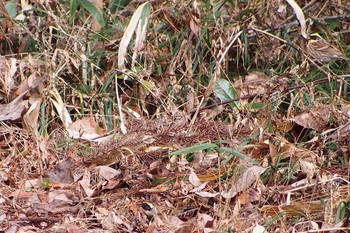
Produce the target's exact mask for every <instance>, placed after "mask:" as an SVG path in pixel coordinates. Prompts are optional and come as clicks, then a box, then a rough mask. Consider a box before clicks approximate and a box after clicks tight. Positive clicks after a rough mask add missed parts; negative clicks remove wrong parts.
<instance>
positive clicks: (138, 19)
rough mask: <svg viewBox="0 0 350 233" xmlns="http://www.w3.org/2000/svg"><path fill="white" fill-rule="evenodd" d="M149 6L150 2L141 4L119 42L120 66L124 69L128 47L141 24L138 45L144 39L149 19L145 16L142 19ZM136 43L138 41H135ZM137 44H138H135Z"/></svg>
mask: <svg viewBox="0 0 350 233" xmlns="http://www.w3.org/2000/svg"><path fill="white" fill-rule="evenodd" d="M147 8H150V3H148V2H145V3H143V4H142V5H140V6H139V7H138V8H137V10H136V11H135V13H134V14H133V16H132V17H131V20H130V23H129V25H128V27H127V28H126V30H125V33H124V35H123V37H122V40H121V41H120V44H119V51H118V68H119V69H124V68H125V56H126V53H127V48H128V46H129V43H130V40H131V37H132V35H133V34H134V32H135V29H136V27H137V26H138V25H139V24H140V25H139V27H140V28H139V31H138V38H137V39H136V40H137V46H140V43H141V41H143V39H144V35H143V34H142V33H145V30H146V28H145V27H146V26H147V20H148V18H147V17H145V18H144V20H145V21H143V20H142V14H143V13H144V10H145V9H146V10H147ZM135 43H136V42H135ZM135 46H136V44H135Z"/></svg>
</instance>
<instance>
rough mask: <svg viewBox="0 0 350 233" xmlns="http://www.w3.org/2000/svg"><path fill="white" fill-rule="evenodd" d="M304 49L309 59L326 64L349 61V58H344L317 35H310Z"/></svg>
mask: <svg viewBox="0 0 350 233" xmlns="http://www.w3.org/2000/svg"><path fill="white" fill-rule="evenodd" d="M306 47H307V53H308V54H309V55H310V56H311V58H313V59H316V60H318V61H320V62H324V63H328V62H331V61H334V60H341V59H343V60H348V61H350V58H348V57H346V56H345V55H344V54H343V53H342V52H341V51H340V50H338V49H337V48H335V47H333V46H332V45H330V44H329V43H328V42H327V41H326V40H324V39H323V38H322V37H321V36H320V35H319V34H318V33H314V34H311V35H310V38H309V39H308V41H307V46H306Z"/></svg>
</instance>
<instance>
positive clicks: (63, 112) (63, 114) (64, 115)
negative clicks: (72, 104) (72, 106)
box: [50, 89, 72, 129]
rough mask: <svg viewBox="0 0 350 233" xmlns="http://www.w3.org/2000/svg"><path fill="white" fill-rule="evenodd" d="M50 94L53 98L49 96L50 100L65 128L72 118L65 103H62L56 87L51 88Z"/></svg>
mask: <svg viewBox="0 0 350 233" xmlns="http://www.w3.org/2000/svg"><path fill="white" fill-rule="evenodd" d="M50 94H51V95H52V96H53V97H54V99H53V98H50V100H51V102H52V103H53V105H54V106H55V108H56V111H57V112H58V115H59V117H60V119H61V121H62V123H63V126H64V128H66V129H67V128H68V127H69V125H70V124H71V123H72V119H71V117H70V115H69V112H68V110H67V108H66V105H65V104H64V102H63V100H62V98H61V96H60V94H59V93H58V91H57V90H56V89H54V90H51V91H50Z"/></svg>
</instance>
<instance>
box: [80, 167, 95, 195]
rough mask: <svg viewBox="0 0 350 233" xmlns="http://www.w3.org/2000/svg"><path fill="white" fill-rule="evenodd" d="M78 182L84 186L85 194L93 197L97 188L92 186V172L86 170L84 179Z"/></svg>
mask: <svg viewBox="0 0 350 233" xmlns="http://www.w3.org/2000/svg"><path fill="white" fill-rule="evenodd" d="M78 183H79V184H80V186H81V187H82V188H83V190H84V192H85V195H86V196H87V197H92V195H93V194H94V192H95V190H94V189H92V188H91V184H90V173H89V172H88V171H87V170H85V172H84V175H83V179H82V180H80V181H78Z"/></svg>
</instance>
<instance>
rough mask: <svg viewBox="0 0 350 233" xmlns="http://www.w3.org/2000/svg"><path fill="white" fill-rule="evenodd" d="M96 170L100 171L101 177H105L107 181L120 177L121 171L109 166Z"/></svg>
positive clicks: (98, 167) (99, 167) (96, 168)
mask: <svg viewBox="0 0 350 233" xmlns="http://www.w3.org/2000/svg"><path fill="white" fill-rule="evenodd" d="M94 170H98V174H99V176H100V177H103V178H104V179H106V180H110V179H113V178H114V177H116V176H119V175H120V173H121V171H118V170H115V169H114V168H111V167H108V166H97V167H95V168H94Z"/></svg>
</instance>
